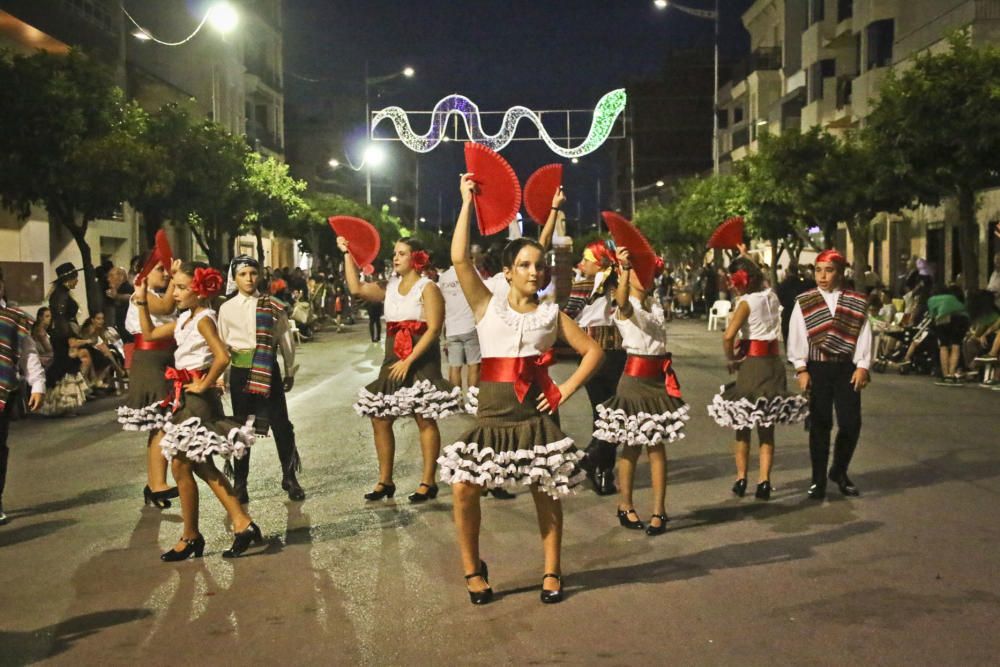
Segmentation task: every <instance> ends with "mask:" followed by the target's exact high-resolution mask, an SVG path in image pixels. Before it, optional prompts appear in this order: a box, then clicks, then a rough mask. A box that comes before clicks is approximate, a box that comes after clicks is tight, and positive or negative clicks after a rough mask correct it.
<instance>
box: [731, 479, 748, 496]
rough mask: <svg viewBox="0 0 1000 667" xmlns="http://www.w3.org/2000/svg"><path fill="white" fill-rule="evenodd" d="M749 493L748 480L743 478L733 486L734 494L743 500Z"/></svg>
mask: <svg viewBox="0 0 1000 667" xmlns="http://www.w3.org/2000/svg"><path fill="white" fill-rule="evenodd" d="M746 492H747V478H746V477H741V478H740V479H738V480H736V483H735V484H733V493H734V494H736V495H737V496H739V497H740V498H742V497H743V496H745V495H746Z"/></svg>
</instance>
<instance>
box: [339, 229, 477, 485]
mask: <svg viewBox="0 0 1000 667" xmlns="http://www.w3.org/2000/svg"><path fill="white" fill-rule="evenodd" d="M349 246H350V242H349V241H348V239H346V238H344V237H343V236H338V237H337V247H338V248H340V251H341V252H343V253H344V276H345V277H346V279H347V287H348V289H349V290H350V291H351V295H352V296H356V297H360V298H362V299H364V300H365V301H376V302H384V303H385V321H386V339H385V359H384V361H383V362H382V369H381V371H380V372H379V375H378V379H376V380H375V381H374V382H372V383H370V384H369V385H368V386H366V387H363V388H362V389H361V390H360V391H359V392H358V401H357V402H356V403H355V404H354V410H355V412H357V413H358V414H359V415H361V416H363V417H370V418H371V420H372V430H373V431H374V432H375V451H376V453H377V455H378V471H379V479H378V484H376V485H375V488H374V489H373V490H372V491H371V492H370V493H366V494H365V500H381V499H382V498H392V497H393V495H395V493H396V484H395V482H394V481H393V478H392V473H393V462H394V459H395V457H396V436H395V434H394V433H393V432H392V426H393V423H394V422H395V421H396V419H397V418H399V417H409V416H412V417H413V418H414V419H415V420H416V422H417V428H418V429H419V431H420V449H421V451H422V452H423V456H424V467H423V474H422V476H421V478H420V486H419V487H417V490H416V491H415V492H413V493H411V494H410V495H409V500H410V502H411V503H422V502H425V501H427V500H431V499H434V498H436V497H437V494H438V486H437V484H436V483H435V481H434V478H435V473H436V472H437V457H438V454H439V453H440V451H441V432H440V431H439V430H438V425H437V420H438V419H441V418H443V417H449V416H451V415H453V414H456V413H458V412H462V411H464V407H463V406H462V405H461V403H462V391H461V389H460V388H458V387H456V386H454V385H452V384H451V383H450V382H448V381H447V380H445V379H444V377H443V376H442V375H441V345H440V343H439V340H438V339H439V338H440V335H441V328H442V326H443V325H444V298H443V297H442V296H441V291H440V290H439V289H438V286H437V285H435V284H434V283H433V282H432V281H431V280H430V279H429V278H426V277H424V276H423V275H421V274H422V272H423V270H424V268H425V267H426V266H427V264H428V260H429V257H428V255H427V252H426V251H425V250H423V249H422V248H421V247H420V246H419V245H418V244H417V242H416V241H415V240H414V239H409V238H404V239H400V240H399V241H397V242H396V245H395V247H394V248H393V253H392V268H393V276H392V278H390V279H389V282H388V284H387V285H385V286H384V287H383V286H382V285H380V284H378V283H362V282H361V279H360V276H359V275H358V266H357V264H355V262H354V259H353V257H352V256H351V254H350V253H349V252H348V249H349Z"/></svg>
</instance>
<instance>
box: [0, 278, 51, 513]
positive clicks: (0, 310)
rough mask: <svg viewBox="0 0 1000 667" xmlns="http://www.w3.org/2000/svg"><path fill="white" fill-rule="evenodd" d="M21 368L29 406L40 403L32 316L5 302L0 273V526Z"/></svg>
mask: <svg viewBox="0 0 1000 667" xmlns="http://www.w3.org/2000/svg"><path fill="white" fill-rule="evenodd" d="M18 368H20V370H21V372H22V373H23V374H24V376H25V379H26V380H27V382H28V386H29V387H30V388H31V397H30V398H29V399H28V408H29V409H30V410H32V411H35V410H38V408H40V407H42V400H43V399H44V398H45V369H44V368H42V362H41V360H40V359H39V358H38V350H36V349H35V341H34V339H32V337H31V319H30V318H29V317H28V316H27V315H25V314H24V313H22V312H21V311H20V310H17V309H16V308H9V307H8V306H7V301H6V294H5V291H4V283H3V275H0V526H2V525H3V524H5V523H7V515H6V514H4V512H3V487H4V485H5V484H6V483H7V457H8V455H9V454H10V450H9V449H8V448H7V433H8V428H9V426H10V410H11V406H12V405H13V403H14V401H15V400H16V394H15V391H16V389H17V385H18V382H17V371H18Z"/></svg>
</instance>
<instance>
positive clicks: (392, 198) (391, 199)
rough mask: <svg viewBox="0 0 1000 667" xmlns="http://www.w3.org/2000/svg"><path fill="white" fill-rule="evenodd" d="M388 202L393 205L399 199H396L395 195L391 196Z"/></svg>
mask: <svg viewBox="0 0 1000 667" xmlns="http://www.w3.org/2000/svg"><path fill="white" fill-rule="evenodd" d="M389 201H391V202H392V203H393V204H395V203H396V202H398V201H399V197H397V196H396V195H392V196H391V197H389Z"/></svg>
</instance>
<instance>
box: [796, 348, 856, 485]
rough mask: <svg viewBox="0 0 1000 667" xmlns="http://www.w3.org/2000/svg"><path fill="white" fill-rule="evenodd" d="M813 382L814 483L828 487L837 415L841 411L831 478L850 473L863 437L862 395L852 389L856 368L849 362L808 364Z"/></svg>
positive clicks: (811, 438) (811, 439) (811, 437)
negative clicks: (828, 467) (859, 440)
mask: <svg viewBox="0 0 1000 667" xmlns="http://www.w3.org/2000/svg"><path fill="white" fill-rule="evenodd" d="M806 367H807V369H808V371H809V376H810V378H811V379H812V388H811V389H810V394H809V456H810V458H812V481H813V483H814V484H820V485H824V486H825V485H826V466H827V461H828V460H829V458H830V433H831V431H833V412H834V409H836V411H837V438H836V439H835V440H834V442H833V464H832V465H830V474H831V475H844V474H847V467H848V466H849V465H850V464H851V458H852V457H853V456H854V450H855V449H856V448H857V446H858V437H859V436H860V435H861V393H860V392H857V391H855V390H854V387H852V386H851V375H853V374H854V370H855V366H854V364H853V363H851V362H847V361H810V362H808V364H807V365H806Z"/></svg>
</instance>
